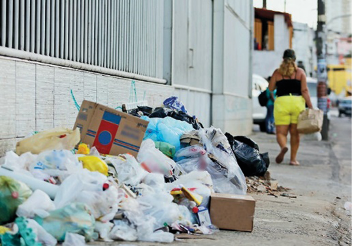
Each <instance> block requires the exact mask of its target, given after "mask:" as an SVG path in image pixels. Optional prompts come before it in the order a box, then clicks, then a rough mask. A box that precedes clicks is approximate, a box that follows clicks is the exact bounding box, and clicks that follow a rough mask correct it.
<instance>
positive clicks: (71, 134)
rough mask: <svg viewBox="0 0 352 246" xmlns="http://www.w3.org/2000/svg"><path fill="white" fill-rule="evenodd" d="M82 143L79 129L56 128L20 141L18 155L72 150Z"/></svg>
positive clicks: (17, 149) (17, 148) (17, 147)
mask: <svg viewBox="0 0 352 246" xmlns="http://www.w3.org/2000/svg"><path fill="white" fill-rule="evenodd" d="M79 141H80V132H79V129H78V128H76V129H75V130H70V129H65V128H55V129H50V130H47V131H42V132H39V133H37V134H35V135H33V136H31V137H28V138H25V139H23V140H22V141H19V142H18V143H17V145H16V153H17V154H18V155H21V154H23V153H26V152H31V153H32V154H39V153H40V152H43V151H45V150H54V149H55V150H62V149H66V150H71V149H73V148H74V147H75V146H76V145H77V144H78V142H79Z"/></svg>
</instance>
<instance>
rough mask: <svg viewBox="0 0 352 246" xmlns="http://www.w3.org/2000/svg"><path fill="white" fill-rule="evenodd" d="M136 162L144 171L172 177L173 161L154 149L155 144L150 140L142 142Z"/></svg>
mask: <svg viewBox="0 0 352 246" xmlns="http://www.w3.org/2000/svg"><path fill="white" fill-rule="evenodd" d="M137 160H138V162H139V163H141V166H142V167H143V168H144V169H145V170H146V171H148V172H150V173H161V174H163V175H165V176H172V174H173V172H172V170H173V168H174V167H175V165H176V164H175V162H174V161H173V160H171V159H170V158H168V157H166V156H165V155H164V154H163V153H162V152H161V151H160V150H158V149H156V148H155V144H154V142H153V141H152V140H151V139H146V140H144V141H143V142H142V145H141V148H140V150H139V152H138V156H137Z"/></svg>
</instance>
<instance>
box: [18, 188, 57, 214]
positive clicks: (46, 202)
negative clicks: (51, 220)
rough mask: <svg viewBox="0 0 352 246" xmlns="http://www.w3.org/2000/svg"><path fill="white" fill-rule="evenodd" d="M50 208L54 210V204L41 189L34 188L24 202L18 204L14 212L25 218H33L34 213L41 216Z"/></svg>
mask: <svg viewBox="0 0 352 246" xmlns="http://www.w3.org/2000/svg"><path fill="white" fill-rule="evenodd" d="M52 210H55V205H54V202H53V201H52V200H51V199H50V197H49V196H48V195H47V194H46V193H45V192H43V191H41V190H35V191H34V192H33V194H32V195H31V196H30V197H29V198H28V199H27V200H26V201H25V202H24V203H22V204H21V205H19V206H18V208H17V212H16V214H17V216H19V217H20V216H24V217H27V218H33V217H34V216H35V215H39V216H41V217H43V216H45V215H47V214H48V212H49V211H52Z"/></svg>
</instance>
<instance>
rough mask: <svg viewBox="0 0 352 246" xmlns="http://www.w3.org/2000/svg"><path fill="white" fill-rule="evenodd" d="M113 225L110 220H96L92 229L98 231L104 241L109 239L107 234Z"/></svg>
mask: <svg viewBox="0 0 352 246" xmlns="http://www.w3.org/2000/svg"><path fill="white" fill-rule="evenodd" d="M113 226H114V224H113V223H111V222H106V223H102V222H99V221H96V222H95V228H94V231H96V232H98V233H99V237H100V238H102V239H103V240H104V241H111V239H110V238H109V234H110V231H111V229H112V228H113Z"/></svg>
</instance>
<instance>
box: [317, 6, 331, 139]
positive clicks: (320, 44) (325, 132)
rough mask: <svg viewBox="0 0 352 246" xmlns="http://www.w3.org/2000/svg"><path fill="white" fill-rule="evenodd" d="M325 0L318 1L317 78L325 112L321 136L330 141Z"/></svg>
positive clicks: (319, 99)
mask: <svg viewBox="0 0 352 246" xmlns="http://www.w3.org/2000/svg"><path fill="white" fill-rule="evenodd" d="M325 21H326V17H325V0H318V23H317V31H316V47H317V59H318V63H317V64H318V66H317V77H318V88H317V92H318V107H319V109H321V110H322V111H323V112H324V120H323V128H322V130H321V135H322V139H323V140H328V139H329V120H328V117H327V113H328V99H327V71H326V70H327V69H326V53H325V30H324V29H325Z"/></svg>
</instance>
